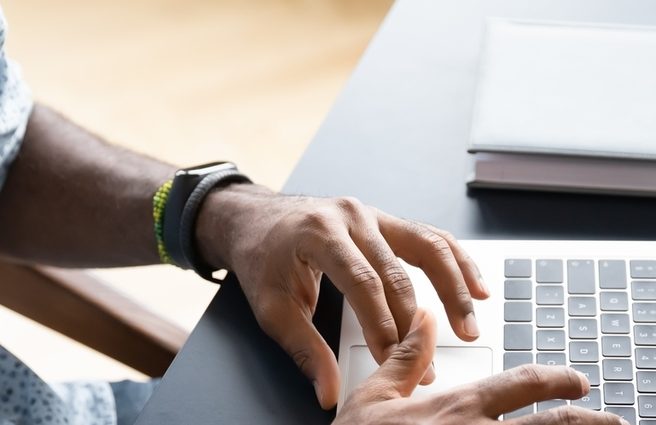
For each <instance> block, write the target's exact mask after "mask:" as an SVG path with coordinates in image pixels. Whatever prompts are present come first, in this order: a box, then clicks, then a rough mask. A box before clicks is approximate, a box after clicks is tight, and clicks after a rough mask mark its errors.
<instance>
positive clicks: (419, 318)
mask: <svg viewBox="0 0 656 425" xmlns="http://www.w3.org/2000/svg"><path fill="white" fill-rule="evenodd" d="M424 317H426V313H425V312H424V311H423V310H417V312H416V313H415V316H414V317H413V318H412V323H410V329H408V334H410V333H412V332H414V331H416V330H417V329H419V326H420V325H421V322H423V321H424Z"/></svg>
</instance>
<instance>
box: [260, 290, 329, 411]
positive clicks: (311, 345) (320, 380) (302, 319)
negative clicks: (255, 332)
mask: <svg viewBox="0 0 656 425" xmlns="http://www.w3.org/2000/svg"><path fill="white" fill-rule="evenodd" d="M267 295H269V294H267ZM267 298H268V301H267V304H265V305H263V306H261V307H260V308H258V313H259V314H257V316H258V322H259V323H260V326H261V327H262V329H263V330H264V331H265V332H266V333H267V334H268V335H269V336H270V337H271V338H272V339H273V340H275V341H276V342H277V343H278V344H279V345H280V346H281V347H282V349H283V350H285V352H287V354H289V356H290V357H291V358H292V359H293V360H294V362H295V363H296V365H297V366H298V367H299V369H300V370H301V372H303V374H304V375H305V376H307V377H308V379H310V381H312V384H313V385H314V389H315V392H316V394H317V399H318V400H319V404H320V405H321V407H322V408H324V409H331V408H333V407H334V406H335V405H336V404H337V397H338V394H339V368H338V366H337V359H336V358H335V354H334V353H333V351H332V350H331V349H330V347H329V346H328V344H327V343H326V341H325V340H324V339H323V337H322V336H321V334H319V332H318V331H317V329H316V328H315V327H314V324H313V323H312V320H311V317H308V316H306V315H305V314H303V313H302V311H301V309H300V308H299V307H298V305H297V304H296V303H294V301H292V300H291V298H288V297H287V295H283V296H278V297H276V296H275V295H274V296H269V297H267ZM260 318H262V319H260Z"/></svg>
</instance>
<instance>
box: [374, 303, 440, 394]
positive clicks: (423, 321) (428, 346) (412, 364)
mask: <svg viewBox="0 0 656 425" xmlns="http://www.w3.org/2000/svg"><path fill="white" fill-rule="evenodd" d="M436 340H437V328H436V327H435V319H434V318H433V316H432V315H431V314H430V313H429V312H427V311H426V310H422V309H418V310H417V313H416V314H415V317H414V320H413V321H412V324H411V326H410V331H409V332H408V335H407V336H406V337H405V339H404V340H403V341H401V343H400V344H399V345H398V346H397V347H396V349H395V350H394V351H393V352H392V353H391V354H390V356H389V358H388V359H387V360H385V362H384V363H383V364H382V365H381V366H380V368H378V370H377V371H376V372H375V373H374V374H373V375H371V377H370V378H369V379H368V380H367V381H365V383H364V384H363V385H362V388H367V389H368V392H367V395H368V401H376V400H390V399H393V398H399V397H408V396H410V395H411V394H412V392H413V391H414V389H415V388H416V387H417V384H419V382H420V381H421V379H422V378H423V376H424V374H425V373H426V370H427V368H428V367H429V366H430V364H431V361H432V360H433V353H434V351H435V343H436Z"/></svg>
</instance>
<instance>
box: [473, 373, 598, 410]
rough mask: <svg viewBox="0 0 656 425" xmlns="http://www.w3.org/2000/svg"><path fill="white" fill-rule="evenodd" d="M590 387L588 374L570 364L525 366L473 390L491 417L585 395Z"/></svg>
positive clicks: (477, 385) (498, 376)
mask: <svg viewBox="0 0 656 425" xmlns="http://www.w3.org/2000/svg"><path fill="white" fill-rule="evenodd" d="M589 390H590V384H589V383H588V380H587V379H586V378H585V376H584V375H583V374H581V373H579V372H577V371H575V370H574V369H572V368H569V367H558V366H543V365H524V366H520V367H517V368H514V369H510V370H508V371H506V372H503V373H501V374H499V375H496V376H492V377H490V378H487V379H484V380H482V381H479V382H478V383H475V384H473V387H470V388H465V389H464V390H463V391H466V392H468V391H473V392H475V393H476V394H477V397H478V399H479V400H480V406H481V409H482V410H483V412H484V413H485V415H486V416H488V417H493V418H496V417H498V416H499V415H501V414H503V413H508V412H512V411H515V410H517V409H519V408H522V407H524V406H528V405H529V404H532V403H536V402H540V401H545V400H552V399H569V400H574V399H578V398H581V397H582V396H584V395H585V394H587V393H588V391H589Z"/></svg>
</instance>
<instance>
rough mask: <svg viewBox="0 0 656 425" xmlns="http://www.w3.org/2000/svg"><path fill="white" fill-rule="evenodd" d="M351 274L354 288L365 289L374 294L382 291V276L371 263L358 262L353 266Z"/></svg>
mask: <svg viewBox="0 0 656 425" xmlns="http://www.w3.org/2000/svg"><path fill="white" fill-rule="evenodd" d="M351 276H352V278H353V281H352V286H353V288H354V289H363V290H366V291H367V292H370V293H372V294H378V293H380V291H381V289H382V287H381V285H380V280H379V279H380V278H379V277H378V274H376V271H375V270H374V269H373V268H372V267H371V266H370V265H369V264H363V263H361V262H358V263H356V264H355V265H353V266H351Z"/></svg>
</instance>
